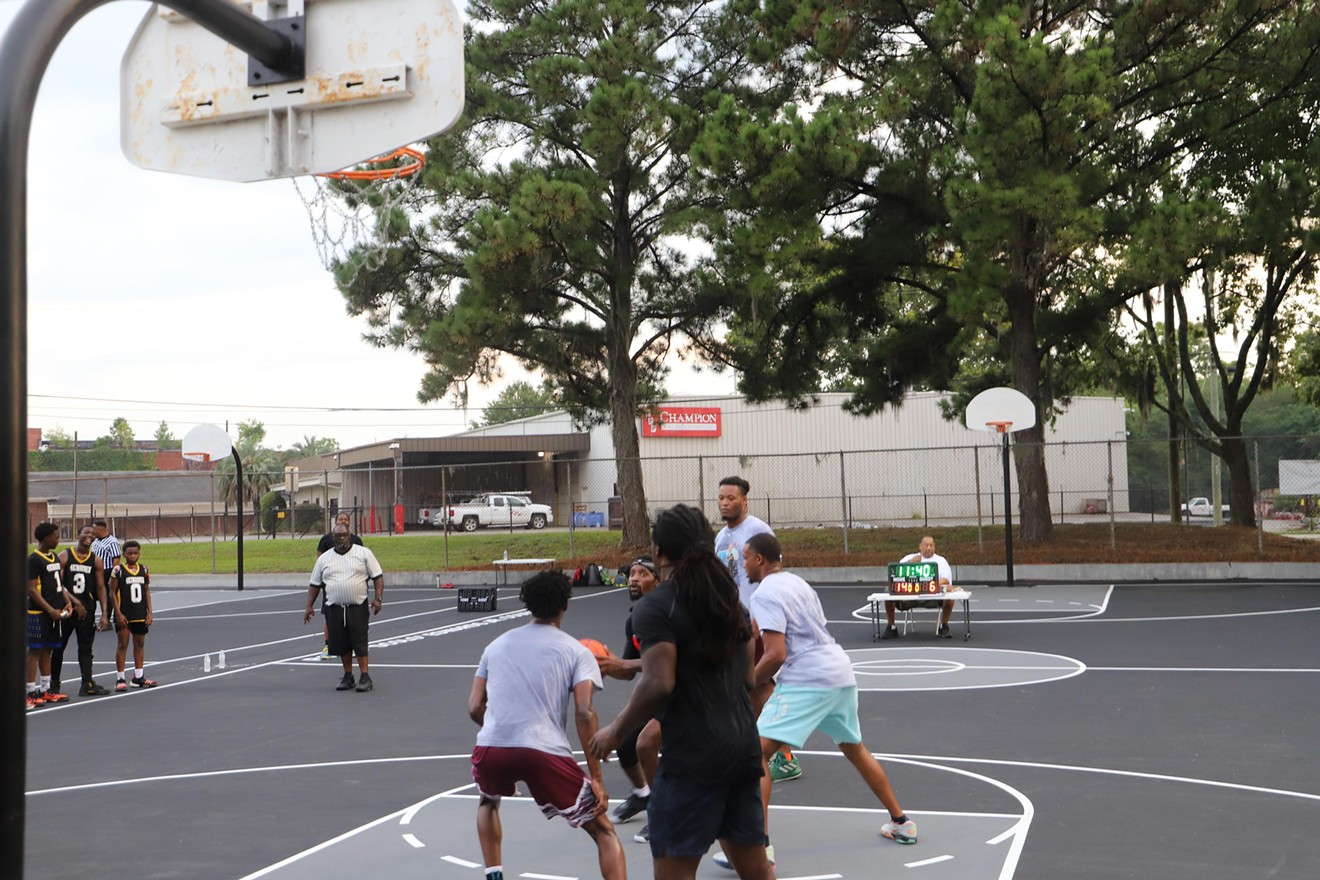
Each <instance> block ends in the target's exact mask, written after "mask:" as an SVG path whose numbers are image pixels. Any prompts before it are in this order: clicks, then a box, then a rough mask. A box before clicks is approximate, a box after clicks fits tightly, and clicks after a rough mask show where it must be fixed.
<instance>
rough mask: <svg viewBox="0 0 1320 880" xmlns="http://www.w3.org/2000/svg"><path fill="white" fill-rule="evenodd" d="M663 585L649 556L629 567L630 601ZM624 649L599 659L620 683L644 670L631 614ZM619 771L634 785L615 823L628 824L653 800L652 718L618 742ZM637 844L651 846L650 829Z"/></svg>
mask: <svg viewBox="0 0 1320 880" xmlns="http://www.w3.org/2000/svg"><path fill="white" fill-rule="evenodd" d="M658 583H660V575H659V571H658V570H657V569H656V566H655V563H654V562H653V561H652V560H651V557H649V556H639V557H637V559H635V560H633V562H632V564H631V565H629V566H628V598H629V599H630V600H631V601H632V602H634V603H636V602H638V601H639V600H641V598H642V597H643V596H645V595H646V594H647V593H649V592H651V590H653V589H655V586H656V584H658ZM623 637H624V647H623V655H622V656H614V655H610V656H608V657H601V658H597V661H598V662H599V663H600V671H601V674H602V675H607V676H609V677H610V678H617V679H619V680H620V681H632V680H633V678H635V677H636V675H637V673H639V672H641V671H642V661H641V656H642V652H641V646H640V643H639V642H638V641H637V636H636V634H635V633H634V632H633V624H632V613H631V612H629V614H628V620H627V622H626V623H624V625H623ZM618 754H619V769H621V770H622V771H623V772H624V773H625V774H626V775H627V776H628V781H629V782H631V783H632V784H633V789H632V793H631V794H629V795H628V799H627V800H625V801H624V802H623V803H621V804H619V806H618V807H616V808H615V809H614V821H615V822H627V821H628V820H629V819H631V818H632V817H633V816H636V815H637V814H638V813H640V812H642V811H644V810H645V809H646V804H647V802H648V801H649V800H650V799H651V782H652V781H653V780H654V779H655V769H656V764H657V762H658V761H659V760H660V722H658V721H656V720H655V719H654V718H652V719H651V720H650V721H648V722H646V724H645V725H643V726H642V727H639V728H637V729H635V730H633V731H631V732H630V733H629V734H628V735H626V736H625V737H624V738H623V741H622V742H620V743H619V749H618ZM633 840H635V841H637V842H638V843H649V842H650V840H651V838H650V829H649V828H648V827H643V828H642V830H641V831H639V832H637V833H636V834H635V835H633Z"/></svg>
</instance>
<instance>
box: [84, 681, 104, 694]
mask: <svg viewBox="0 0 1320 880" xmlns="http://www.w3.org/2000/svg"><path fill="white" fill-rule="evenodd" d="M108 693H110V689H109V688H104V687H101V686H100V685H99V684H97V683H96V682H94V681H84V682H83V683H82V687H80V688H78V696H80V697H104V696H105V695H106V694H108Z"/></svg>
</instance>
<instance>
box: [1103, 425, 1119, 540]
mask: <svg viewBox="0 0 1320 880" xmlns="http://www.w3.org/2000/svg"><path fill="white" fill-rule="evenodd" d="M1105 453H1106V454H1107V455H1108V457H1109V495H1108V499H1109V552H1110V553H1117V552H1118V538H1117V536H1116V535H1115V530H1114V441H1113V440H1106V441H1105Z"/></svg>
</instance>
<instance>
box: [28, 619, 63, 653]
mask: <svg viewBox="0 0 1320 880" xmlns="http://www.w3.org/2000/svg"><path fill="white" fill-rule="evenodd" d="M62 644H63V642H62V641H61V639H60V624H59V622H58V621H55V620H51V619H50V615H49V614H47V613H46V612H44V611H33V610H31V609H28V613H27V646H28V650H29V651H40V650H41V649H42V648H58V647H60V645H62Z"/></svg>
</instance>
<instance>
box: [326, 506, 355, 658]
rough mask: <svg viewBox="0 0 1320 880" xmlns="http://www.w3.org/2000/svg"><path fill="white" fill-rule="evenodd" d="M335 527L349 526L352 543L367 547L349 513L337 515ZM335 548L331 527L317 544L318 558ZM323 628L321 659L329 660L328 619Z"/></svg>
mask: <svg viewBox="0 0 1320 880" xmlns="http://www.w3.org/2000/svg"><path fill="white" fill-rule="evenodd" d="M335 525H337V526H347V527H348V530H349V532H350V535H349V538H350V540H352V542H353V543H354V544H357V545H358V546H359V547H362V546H365V545H364V544H363V543H362V539H361V538H359V537H358V536H357V533H356V532H353V525H352V520H350V519H349V517H348V514H347V513H344V512H343V511H342V510H341V511H340V512H339V513H337V514H335ZM334 546H335V532H334V528H333V527H331V530H330V531H328V532H326V533H325V534H324V535H322V536H321V540H320V541H317V542H316V558H317V559H320V558H321V554H322V553H325V552H326V551H328V550H333V549H334ZM321 613H322V614H324V613H325V603H324V602H322V603H321ZM322 628H323V630H324V634H325V641H323V642H322V643H321V659H322V660H329V659H330V656H331V655H330V622H329V619H328V618H327V619H326V622H325V624H324V626H323V627H322Z"/></svg>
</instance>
